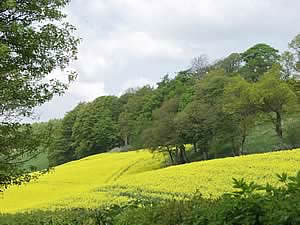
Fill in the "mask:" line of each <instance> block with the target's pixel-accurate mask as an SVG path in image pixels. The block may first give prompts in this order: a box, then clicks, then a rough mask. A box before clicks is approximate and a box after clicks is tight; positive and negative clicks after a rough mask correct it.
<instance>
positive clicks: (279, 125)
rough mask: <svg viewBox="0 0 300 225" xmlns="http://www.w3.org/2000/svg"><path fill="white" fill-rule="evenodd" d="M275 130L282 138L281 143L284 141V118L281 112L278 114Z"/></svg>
mask: <svg viewBox="0 0 300 225" xmlns="http://www.w3.org/2000/svg"><path fill="white" fill-rule="evenodd" d="M275 129H276V134H277V136H278V137H279V138H280V141H281V142H282V141H283V135H282V118H281V114H280V113H279V112H276V121H275Z"/></svg>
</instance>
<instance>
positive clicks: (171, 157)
mask: <svg viewBox="0 0 300 225" xmlns="http://www.w3.org/2000/svg"><path fill="white" fill-rule="evenodd" d="M167 151H168V153H169V157H170V160H171V163H172V164H174V158H173V155H172V151H171V150H170V149H169V147H167Z"/></svg>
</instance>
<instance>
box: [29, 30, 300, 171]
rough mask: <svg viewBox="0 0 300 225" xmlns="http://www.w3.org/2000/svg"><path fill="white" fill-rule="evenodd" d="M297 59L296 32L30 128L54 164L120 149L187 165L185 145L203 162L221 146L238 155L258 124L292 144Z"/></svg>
mask: <svg viewBox="0 0 300 225" xmlns="http://www.w3.org/2000/svg"><path fill="white" fill-rule="evenodd" d="M299 62H300V35H297V36H296V37H295V38H294V39H293V40H292V41H291V42H290V43H289V50H288V51H285V52H283V53H282V54H280V53H279V51H278V50H277V49H275V48H273V47H271V46H269V45H267V44H263V43H262V44H256V45H254V46H253V47H251V48H249V49H247V50H246V51H245V52H242V53H232V54H230V55H229V56H228V57H225V58H223V59H220V60H217V61H215V62H209V60H208V58H207V56H205V55H202V56H200V57H197V58H194V59H193V60H192V63H191V64H192V65H191V67H190V68H189V69H187V70H185V71H180V72H178V73H177V74H176V76H175V77H174V78H170V77H169V76H168V75H166V76H164V77H163V78H162V79H161V80H160V81H159V82H158V83H157V85H156V87H152V86H149V85H146V86H144V87H141V88H132V89H129V90H127V91H126V92H125V93H124V94H123V95H121V96H120V97H116V96H102V97H99V98H97V99H95V100H94V101H92V102H83V103H80V104H78V105H77V106H76V107H75V108H74V109H73V110H72V111H70V112H68V113H66V115H65V117H64V118H63V119H60V120H50V121H49V122H47V123H39V124H34V125H33V127H34V130H35V132H36V133H40V134H44V135H43V136H44V137H45V138H41V140H42V143H41V146H42V148H43V149H46V150H47V152H48V157H49V162H50V165H51V166H54V165H59V164H62V163H65V162H68V161H71V160H74V159H80V158H82V157H85V156H88V155H92V154H97V153H102V152H106V151H108V150H111V149H113V148H115V147H124V146H125V148H129V147H127V146H130V148H132V149H138V148H149V149H152V150H153V151H160V152H163V153H165V154H166V155H167V156H168V157H169V160H170V162H171V163H172V164H181V163H186V162H188V161H189V160H190V159H189V157H188V156H187V152H186V146H187V144H191V145H192V146H193V150H194V152H196V153H198V154H200V155H201V159H204V160H205V159H208V158H212V157H216V154H218V153H220V154H221V151H222V148H223V147H222V146H225V145H227V146H230V149H231V151H230V152H227V155H233V156H238V155H241V154H245V153H246V150H245V142H246V140H247V137H248V136H249V133H250V131H251V129H253V128H254V127H255V126H256V125H257V123H259V121H262V120H263V121H267V120H268V121H270V123H272V124H273V126H274V131H275V133H276V135H277V137H278V143H279V147H282V148H284V147H296V146H297V145H298V144H299V141H298V142H297V140H295V138H294V139H293V140H294V141H292V142H290V143H286V141H285V140H284V127H283V126H284V123H283V121H284V119H286V118H287V117H289V116H290V115H291V114H292V113H296V112H297V111H298V106H299V94H300V92H299V91H300V89H299V88H300V83H299V82H298V81H297V79H296V78H297V74H299V72H300V63H299ZM297 126H298V130H299V125H297ZM295 127H296V124H295V126H294V128H295ZM294 132H296V131H293V132H292V133H294ZM298 134H299V133H298ZM287 144H289V146H287ZM218 151H219V152H218Z"/></svg>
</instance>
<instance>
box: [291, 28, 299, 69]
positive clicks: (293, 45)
mask: <svg viewBox="0 0 300 225" xmlns="http://www.w3.org/2000/svg"><path fill="white" fill-rule="evenodd" d="M289 48H290V49H291V50H292V51H293V52H294V56H295V58H296V69H297V71H298V72H299V71H300V34H298V35H297V36H296V37H295V38H294V39H293V40H292V41H291V42H290V43H289Z"/></svg>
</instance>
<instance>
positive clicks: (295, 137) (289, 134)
mask: <svg viewBox="0 0 300 225" xmlns="http://www.w3.org/2000/svg"><path fill="white" fill-rule="evenodd" d="M285 132H286V135H285V142H286V143H287V144H288V145H290V147H291V148H298V147H300V138H299V137H300V123H298V124H295V123H294V124H290V125H289V126H288V127H287V129H286V131H285Z"/></svg>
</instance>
